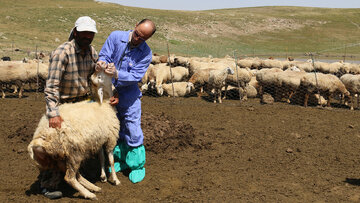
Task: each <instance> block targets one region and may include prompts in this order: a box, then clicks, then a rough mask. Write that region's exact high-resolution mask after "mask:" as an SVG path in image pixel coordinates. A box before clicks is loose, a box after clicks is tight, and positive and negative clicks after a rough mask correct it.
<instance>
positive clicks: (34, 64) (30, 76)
mask: <svg viewBox="0 0 360 203" xmlns="http://www.w3.org/2000/svg"><path fill="white" fill-rule="evenodd" d="M48 62H49V61H48V58H47V59H45V58H43V59H33V60H28V59H26V58H24V60H23V61H0V88H1V93H2V95H1V97H2V98H5V97H6V94H5V90H6V89H7V90H10V89H11V88H12V87H14V91H13V93H18V95H19V98H21V97H22V96H23V91H24V86H25V84H28V85H29V87H30V88H31V86H32V85H33V84H37V83H39V84H40V85H39V87H40V86H44V85H45V80H46V78H47V76H48V66H49V65H48ZM18 89H19V91H18Z"/></svg>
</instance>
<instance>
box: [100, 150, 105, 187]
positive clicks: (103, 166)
mask: <svg viewBox="0 0 360 203" xmlns="http://www.w3.org/2000/svg"><path fill="white" fill-rule="evenodd" d="M99 160H100V165H101V175H100V179H101V182H103V183H104V182H106V181H107V178H106V173H105V156H104V149H101V150H100V152H99Z"/></svg>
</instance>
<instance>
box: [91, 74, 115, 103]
mask: <svg viewBox="0 0 360 203" xmlns="http://www.w3.org/2000/svg"><path fill="white" fill-rule="evenodd" d="M91 82H92V83H91V84H92V86H91V90H92V93H93V95H96V99H97V100H99V101H100V103H102V101H103V99H109V98H110V97H111V96H112V88H111V87H112V79H111V77H110V76H109V75H107V74H105V72H104V71H103V70H102V71H99V72H95V73H94V74H92V75H91Z"/></svg>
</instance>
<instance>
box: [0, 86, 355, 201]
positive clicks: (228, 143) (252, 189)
mask: <svg viewBox="0 0 360 203" xmlns="http://www.w3.org/2000/svg"><path fill="white" fill-rule="evenodd" d="M25 95H26V96H28V97H25V98H22V99H18V98H6V99H0V108H1V111H0V113H1V116H0V126H1V131H0V135H1V136H0V139H1V141H0V144H1V147H0V165H1V167H0V173H1V176H0V183H1V184H0V202H47V201H49V200H48V199H46V198H45V197H43V196H42V195H41V194H39V192H40V191H39V182H38V179H37V176H38V174H39V172H38V169H37V168H36V167H35V164H34V163H33V161H32V160H30V157H29V155H28V153H27V151H26V148H27V145H28V143H29V142H30V140H31V138H32V134H33V132H34V130H35V128H36V126H37V123H38V121H39V119H40V117H41V115H42V114H43V113H44V112H45V103H44V99H43V95H42V94H41V93H39V94H35V93H29V92H26V93H25ZM142 107H143V120H142V126H143V130H144V133H145V146H146V149H147V154H146V155H147V160H146V164H145V168H146V177H145V179H144V180H143V181H142V182H140V183H138V184H132V183H131V182H130V181H129V180H128V177H127V176H126V174H123V173H118V177H119V179H120V181H121V185H119V186H113V185H111V184H109V183H102V182H100V181H99V178H98V177H97V176H98V174H97V173H98V170H97V169H94V166H96V164H85V166H84V167H83V170H82V171H84V173H85V174H84V175H85V177H87V178H88V179H89V180H91V181H93V182H95V184H96V185H97V186H100V187H101V188H102V192H101V193H97V197H98V199H99V202H359V201H360V171H359V170H358V169H359V168H360V156H359V146H360V110H355V111H350V110H348V109H344V108H337V107H333V108H317V107H308V108H304V107H302V106H299V105H289V104H286V103H275V104H272V105H262V104H260V102H259V100H258V99H251V100H249V101H247V102H245V103H242V104H240V102H239V101H237V100H229V101H225V102H224V103H223V104H213V103H211V102H208V101H206V100H204V99H202V98H197V97H190V98H177V99H173V98H167V97H159V98H155V97H147V96H144V97H143V99H142ZM90 161H91V160H90ZM90 161H89V162H90ZM94 161H95V163H97V162H96V160H93V162H94ZM89 162H88V163H89ZM90 166H91V167H90ZM90 171H92V172H91V173H90ZM61 189H62V190H63V193H64V196H65V197H63V198H62V199H59V200H54V201H53V202H85V201H86V202H88V200H84V199H82V198H81V197H79V193H78V192H76V191H75V190H73V189H72V188H70V187H69V186H68V185H67V184H63V185H62V187H61Z"/></svg>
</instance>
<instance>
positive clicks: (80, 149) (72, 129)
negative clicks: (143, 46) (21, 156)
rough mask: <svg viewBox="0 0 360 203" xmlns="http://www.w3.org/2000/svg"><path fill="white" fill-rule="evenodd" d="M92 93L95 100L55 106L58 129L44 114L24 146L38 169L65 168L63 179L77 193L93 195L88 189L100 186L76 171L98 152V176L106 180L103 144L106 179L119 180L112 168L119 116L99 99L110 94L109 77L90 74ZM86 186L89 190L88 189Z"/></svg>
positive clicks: (92, 196) (90, 196)
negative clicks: (58, 123) (107, 170)
mask: <svg viewBox="0 0 360 203" xmlns="http://www.w3.org/2000/svg"><path fill="white" fill-rule="evenodd" d="M91 81H92V85H91V87H92V93H93V95H96V97H95V100H96V102H90V101H82V102H78V103H66V104H63V105H60V106H59V112H60V115H61V117H62V119H63V122H62V123H61V128H60V129H55V128H50V127H49V120H48V118H47V116H46V115H44V116H43V117H42V118H41V120H40V122H39V124H38V126H37V128H36V130H35V133H34V136H33V139H32V141H31V142H30V144H29V146H28V151H29V154H30V157H31V158H32V159H33V160H35V161H36V163H37V164H38V167H39V169H40V170H41V171H42V170H49V169H53V170H58V171H61V172H65V177H64V179H65V181H66V182H67V183H68V184H69V185H71V186H72V187H73V188H75V189H76V190H77V191H79V192H80V194H81V195H82V196H83V197H85V198H89V199H96V195H95V194H94V193H92V192H90V191H95V192H97V191H100V190H101V188H99V187H97V186H95V185H94V184H92V183H90V182H89V181H87V180H86V179H85V178H84V177H82V176H81V174H80V173H79V168H80V165H81V163H82V161H84V160H85V159H86V158H89V157H90V156H91V155H93V154H97V153H99V152H100V160H101V166H102V167H101V168H102V171H101V179H102V180H104V181H105V180H106V175H105V166H104V162H103V160H104V154H103V150H102V149H103V147H104V150H105V151H106V153H107V155H108V159H109V162H110V167H111V174H110V177H109V181H110V182H112V183H113V184H115V185H118V184H120V181H119V179H118V178H117V176H116V173H115V169H114V157H113V149H114V147H115V145H116V142H117V140H118V137H119V120H118V118H117V117H116V110H115V108H114V107H112V106H111V105H110V104H109V103H108V102H101V101H102V100H103V99H104V100H106V99H109V98H110V97H111V96H112V87H111V78H110V77H109V76H108V75H106V74H105V73H104V71H101V72H99V73H94V74H93V75H92V76H91ZM89 190H90V191H89Z"/></svg>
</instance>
